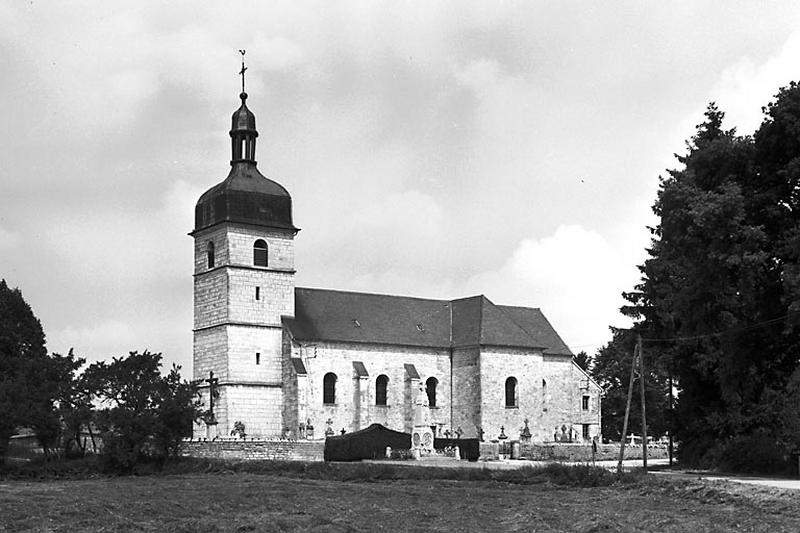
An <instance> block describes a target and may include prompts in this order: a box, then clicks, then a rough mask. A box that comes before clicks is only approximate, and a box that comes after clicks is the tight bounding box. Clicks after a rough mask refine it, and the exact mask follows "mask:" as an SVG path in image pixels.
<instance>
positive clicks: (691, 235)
mask: <svg viewBox="0 0 800 533" xmlns="http://www.w3.org/2000/svg"><path fill="white" fill-rule="evenodd" d="M799 102H800V89H798V86H797V85H795V84H792V85H791V86H790V87H788V88H786V89H784V90H782V91H781V92H780V94H779V95H778V97H777V99H776V101H775V102H774V103H773V104H770V106H769V107H768V108H767V109H766V112H767V118H766V120H765V122H764V124H763V125H762V126H761V128H760V129H759V131H758V132H757V133H756V135H755V136H754V138H750V137H741V136H737V135H736V134H735V131H734V130H727V131H726V130H724V129H723V128H722V121H723V118H724V115H723V113H722V112H721V111H719V110H718V109H717V108H716V106H714V105H713V104H711V105H710V106H709V107H708V110H707V111H706V120H705V122H703V123H702V124H700V125H699V126H698V129H697V133H696V134H695V136H694V137H693V138H692V139H691V141H690V142H689V143H687V144H688V153H687V155H685V156H680V157H678V160H679V162H680V163H682V164H683V169H680V170H672V171H670V172H669V175H668V177H667V178H666V179H662V181H661V184H660V190H659V193H658V198H657V200H656V203H655V205H654V207H653V210H654V212H655V213H656V215H658V216H659V217H660V223H659V225H658V226H657V227H656V228H653V229H652V233H653V241H652V246H651V248H650V249H649V250H648V252H649V254H650V258H649V259H648V260H647V261H645V264H644V265H642V266H641V267H640V270H641V272H642V274H643V277H642V283H641V284H640V285H638V286H637V287H636V289H635V291H634V292H631V293H628V294H626V295H625V296H626V298H627V299H628V301H629V302H630V303H631V305H630V306H629V307H627V308H625V309H624V312H626V313H627V314H629V315H631V316H633V317H635V318H637V319H639V320H640V323H639V325H638V326H637V327H638V328H639V329H640V330H641V331H642V332H643V336H646V337H649V338H655V339H671V340H670V341H669V342H659V343H656V344H655V345H654V346H656V349H657V351H658V354H659V356H658V360H657V361H656V365H657V367H659V368H662V369H665V370H667V371H668V372H671V373H673V374H674V376H675V378H676V380H677V384H678V386H679V389H680V394H679V397H678V401H677V405H676V427H675V434H676V436H677V437H678V439H679V441H680V449H679V452H680V458H681V460H683V461H685V462H687V463H698V462H702V461H704V460H716V461H718V462H719V460H720V458H721V457H722V456H721V455H720V454H722V455H724V453H723V452H721V451H720V450H725V449H727V448H726V443H728V442H730V441H731V439H734V438H735V439H739V441H738V442H744V441H743V440H742V439H743V438H745V439H746V438H749V437H752V438H754V439H761V440H762V441H763V440H764V439H763V437H764V435H768V436H770V437H771V438H773V440H780V439H782V440H783V444H784V445H785V447H786V446H788V440H790V436H789V433H790V432H789V431H788V429H787V426H786V423H785V420H784V419H783V418H782V417H780V416H776V413H777V412H780V410H781V409H782V408H783V407H785V405H786V402H785V393H786V390H787V384H788V382H789V379H790V377H791V375H792V372H793V371H794V370H795V368H796V366H797V361H798V357H797V354H798V349H797V335H796V331H795V326H794V325H795V324H796V323H797V320H796V316H795V315H791V314H789V312H790V311H792V310H793V309H794V307H795V306H798V307H800V305H798V302H800V298H798V297H797V296H795V295H796V294H800V291H797V287H800V275H798V273H800V269H798V255H800V247H799V246H798V244H800V238H798V237H800V229H799V228H800V225H799V224H798V213H799V212H800V211H798V209H797V208H798V207H800V197H799V195H798V191H800V189H799V188H798V185H799V184H800V105H799V104H798V103H799Z"/></svg>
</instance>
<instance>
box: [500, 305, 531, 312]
mask: <svg viewBox="0 0 800 533" xmlns="http://www.w3.org/2000/svg"><path fill="white" fill-rule="evenodd" d="M495 306H496V307H501V308H502V307H507V308H510V309H534V310H536V311H540V312H541V310H542V308H541V307H527V306H525V305H506V304H495Z"/></svg>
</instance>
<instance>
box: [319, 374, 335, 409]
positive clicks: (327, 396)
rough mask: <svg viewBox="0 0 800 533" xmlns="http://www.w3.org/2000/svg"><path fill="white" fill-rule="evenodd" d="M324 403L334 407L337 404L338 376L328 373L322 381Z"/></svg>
mask: <svg viewBox="0 0 800 533" xmlns="http://www.w3.org/2000/svg"><path fill="white" fill-rule="evenodd" d="M322 403H324V404H328V405H333V404H335V403H336V374H334V373H333V372H328V373H327V374H325V377H324V378H323V379H322Z"/></svg>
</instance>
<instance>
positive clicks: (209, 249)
mask: <svg viewBox="0 0 800 533" xmlns="http://www.w3.org/2000/svg"><path fill="white" fill-rule="evenodd" d="M206 259H207V260H208V268H214V243H213V242H212V241H208V244H207V245H206Z"/></svg>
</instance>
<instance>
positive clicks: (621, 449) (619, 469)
mask: <svg viewBox="0 0 800 533" xmlns="http://www.w3.org/2000/svg"><path fill="white" fill-rule="evenodd" d="M638 353H639V343H638V342H637V343H636V347H635V348H634V349H633V359H632V360H631V379H630V381H629V382H628V401H627V403H626V404H625V421H624V422H623V423H622V440H621V441H620V443H619V462H618V463H617V475H622V460H623V459H624V458H625V440H626V437H627V436H628V416H629V415H630V412H631V397H632V396H633V382H634V380H635V379H636V356H637V354H638Z"/></svg>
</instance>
